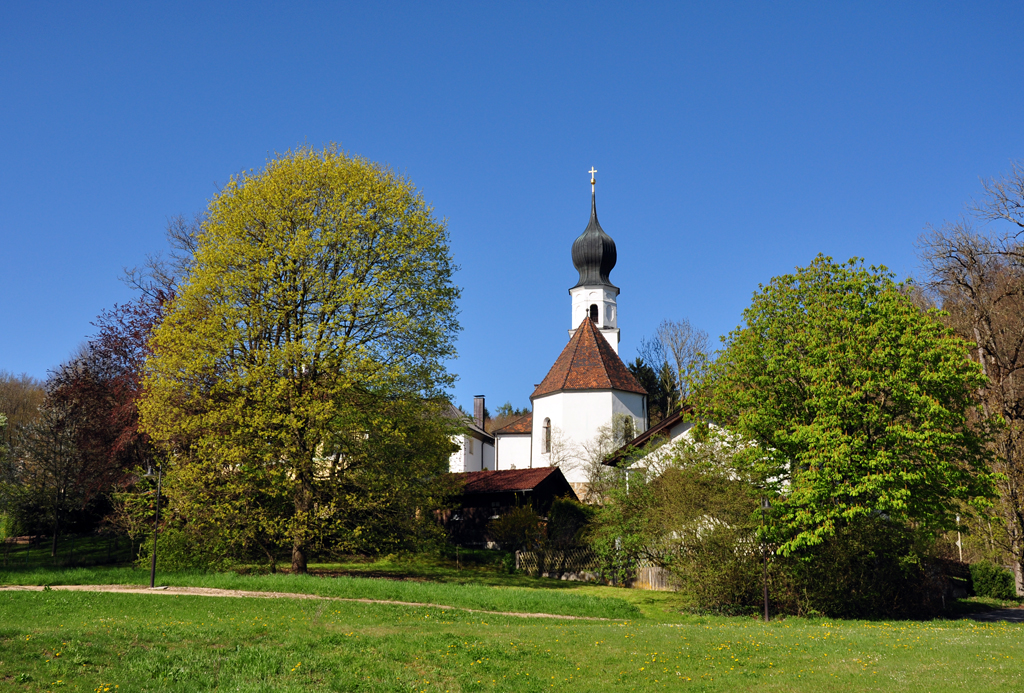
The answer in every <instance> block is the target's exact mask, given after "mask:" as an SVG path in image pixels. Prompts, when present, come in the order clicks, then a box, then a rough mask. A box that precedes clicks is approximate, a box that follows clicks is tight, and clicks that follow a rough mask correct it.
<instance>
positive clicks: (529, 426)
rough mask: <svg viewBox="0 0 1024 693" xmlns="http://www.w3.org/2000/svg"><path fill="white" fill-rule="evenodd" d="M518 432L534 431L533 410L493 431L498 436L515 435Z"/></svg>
mask: <svg viewBox="0 0 1024 693" xmlns="http://www.w3.org/2000/svg"><path fill="white" fill-rule="evenodd" d="M517 433H526V434H530V433H533V412H532V411H531V412H530V413H529V414H524V415H523V416H520V417H519V418H518V419H516V420H515V421H512V422H511V423H508V424H506V425H504V426H502V427H501V428H499V429H498V430H496V431H493V435H496V436H507V435H515V434H517Z"/></svg>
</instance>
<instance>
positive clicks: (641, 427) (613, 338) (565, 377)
mask: <svg viewBox="0 0 1024 693" xmlns="http://www.w3.org/2000/svg"><path fill="white" fill-rule="evenodd" d="M595 173H596V171H595V170H594V169H593V168H592V169H591V171H590V174H591V178H590V222H589V223H588V224H587V227H586V229H584V231H583V233H582V234H580V236H579V237H578V238H577V239H576V240H575V241H573V244H572V263H573V266H574V267H575V268H576V270H577V272H579V281H577V282H576V285H575V286H573V287H571V288H570V289H569V298H570V300H569V303H570V310H571V313H570V315H571V319H570V323H569V341H568V343H567V344H566V345H565V348H564V349H562V353H561V354H559V355H558V358H556V359H555V362H554V365H552V366H551V369H550V370H549V371H548V373H547V375H546V376H545V377H544V379H543V380H541V382H540V384H539V385H537V387H536V388H535V389H534V391H533V394H532V395H531V396H530V403H531V405H532V412H531V413H530V414H527V415H525V416H523V417H521V418H520V419H517V420H515V421H513V422H511V423H509V424H508V425H506V426H504V427H502V428H500V429H498V430H496V431H491V432H488V431H485V430H484V415H483V411H484V400H483V397H477V398H475V401H474V407H473V409H474V411H473V419H472V420H471V421H467V432H466V434H465V435H464V436H462V439H461V440H460V441H457V442H458V443H459V446H460V447H459V450H457V451H456V452H455V453H453V454H452V456H451V459H450V464H449V468H450V471H452V472H479V471H497V472H502V471H507V470H515V469H532V468H540V467H558V468H559V469H560V470H561V472H562V474H564V476H565V478H566V480H567V481H568V482H569V484H570V485H571V486H572V488H573V490H574V491H575V492H576V495H577V496H579V497H580V498H582V497H584V496H585V491H586V487H587V481H588V460H587V450H588V448H592V447H593V445H592V444H593V442H594V441H595V439H596V438H597V437H598V436H599V435H601V434H602V433H603V432H614V436H615V438H616V439H617V440H619V441H620V442H621V441H624V440H630V439H632V438H633V437H634V436H636V435H639V434H641V433H643V432H644V431H646V430H647V427H648V416H647V391H646V390H644V388H643V387H641V386H640V383H638V382H637V380H636V378H634V377H633V374H632V373H630V371H629V369H628V368H626V365H625V364H624V363H623V362H622V359H621V358H619V328H618V306H617V299H618V295H619V289H618V287H616V286H615V285H614V284H612V282H611V278H610V275H611V271H612V269H614V267H615V262H616V251H615V241H613V240H612V238H611V236H609V235H608V234H607V233H605V231H604V229H602V228H601V224H600V222H599V221H598V220H597V196H596V192H595V183H596V181H595V179H594V175H595Z"/></svg>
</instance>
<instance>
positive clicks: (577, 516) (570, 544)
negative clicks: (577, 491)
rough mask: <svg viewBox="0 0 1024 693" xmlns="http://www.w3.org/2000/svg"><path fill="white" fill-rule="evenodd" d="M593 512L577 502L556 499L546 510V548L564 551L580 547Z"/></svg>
mask: <svg viewBox="0 0 1024 693" xmlns="http://www.w3.org/2000/svg"><path fill="white" fill-rule="evenodd" d="M595 512H596V511H595V510H594V508H592V507H590V506H588V505H583V503H580V502H579V501H574V500H571V499H569V498H556V499H555V500H554V502H553V503H552V504H551V509H550V510H548V527H547V546H548V548H552V549H555V550H565V549H571V548H575V547H577V546H580V545H581V544H582V542H583V535H584V533H585V532H586V530H587V525H589V524H590V521H591V519H592V518H593V517H594V513H595Z"/></svg>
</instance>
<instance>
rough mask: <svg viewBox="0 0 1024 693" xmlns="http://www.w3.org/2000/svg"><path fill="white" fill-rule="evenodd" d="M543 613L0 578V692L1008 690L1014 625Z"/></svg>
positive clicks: (1016, 655) (1016, 644) (1019, 663)
mask: <svg viewBox="0 0 1024 693" xmlns="http://www.w3.org/2000/svg"><path fill="white" fill-rule="evenodd" d="M677 620H678V621H679V622H678V623H676V624H667V623H661V622H657V621H654V620H651V619H646V618H640V619H636V620H630V621H605V622H600V621H551V620H542V619H522V618H512V617H504V616H481V615H479V614H473V613H468V612H464V611H451V610H447V611H442V610H440V609H431V608H417V607H398V606H388V605H375V604H359V603H351V602H337V601H328V600H293V599H245V598H215V597H193V596H164V595H160V596H158V595H135V594H95V593H72V592H61V591H58V590H53V591H48V592H5V593H0V659H2V662H0V689H3V690H12V691H15V690H24V691H49V690H58V689H66V690H81V691H100V692H101V693H102V692H103V691H106V693H110V692H111V691H113V692H115V693H122V692H124V693H127V692H129V691H206V690H232V691H293V690H294V691H319V690H325V691H551V690H559V691H662V690H693V691H701V690H708V691H711V690H721V691H731V690H757V691H849V690H879V691H889V690H899V691H946V690H970V691H1008V690H1021V689H1022V688H1024V677H1022V676H1024V642H1022V640H1024V628H1022V627H1021V626H1011V625H1006V624H1002V623H1001V624H979V623H973V622H970V621H932V622H893V623H883V622H878V623H870V622H840V621H826V620H805V619H786V620H783V621H779V622H773V623H769V624H767V625H765V624H762V623H760V622H758V621H755V620H753V619H740V618H698V617H679V618H678V619H677Z"/></svg>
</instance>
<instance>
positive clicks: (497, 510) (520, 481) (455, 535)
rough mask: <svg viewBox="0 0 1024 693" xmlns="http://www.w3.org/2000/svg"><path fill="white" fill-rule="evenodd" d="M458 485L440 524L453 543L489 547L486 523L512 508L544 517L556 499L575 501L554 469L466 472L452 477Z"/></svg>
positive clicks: (490, 542) (567, 485) (570, 489)
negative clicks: (452, 503) (527, 507)
mask: <svg viewBox="0 0 1024 693" xmlns="http://www.w3.org/2000/svg"><path fill="white" fill-rule="evenodd" d="M453 476H454V477H455V478H456V479H457V480H458V481H459V482H461V485H462V492H461V493H460V494H459V496H458V497H457V498H456V501H455V507H454V508H453V509H452V510H448V511H445V512H444V513H443V515H442V521H443V523H444V526H445V529H446V530H448V535H449V536H450V537H451V540H452V542H453V543H455V544H458V545H459V546H472V547H488V548H489V547H490V546H492V541H491V539H490V537H488V535H487V523H488V522H490V521H491V520H493V519H495V518H497V517H500V516H501V515H503V514H504V513H506V512H508V511H509V510H512V509H513V508H516V507H521V506H524V505H530V506H532V507H533V509H534V511H536V513H537V514H538V515H541V516H544V515H546V514H547V511H548V510H549V509H550V508H551V504H552V503H553V502H554V500H555V499H556V498H569V499H571V500H578V498H577V497H576V493H575V492H574V491H573V489H572V486H570V485H569V482H568V481H566V479H565V476H564V475H563V474H562V470H560V469H559V468H558V467H535V468H533V469H508V470H502V471H495V472H491V471H487V472H466V473H462V474H454V475H453Z"/></svg>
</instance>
